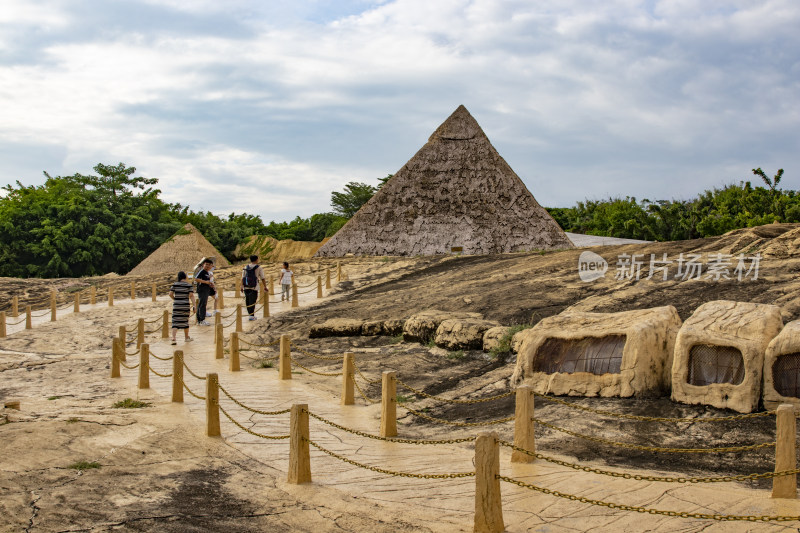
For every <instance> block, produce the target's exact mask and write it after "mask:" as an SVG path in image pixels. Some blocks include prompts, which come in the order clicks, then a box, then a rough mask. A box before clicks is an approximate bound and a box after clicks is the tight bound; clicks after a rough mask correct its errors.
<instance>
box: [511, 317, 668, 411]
mask: <svg viewBox="0 0 800 533" xmlns="http://www.w3.org/2000/svg"><path fill="white" fill-rule="evenodd" d="M680 325H681V319H680V317H679V316H678V312H677V311H676V310H675V308H674V307H672V306H666V307H656V308H653V309H643V310H640V311H623V312H619V313H581V312H565V313H562V314H560V315H557V316H553V317H549V318H546V319H544V320H542V321H541V322H539V323H538V324H537V325H536V326H534V327H533V328H532V329H529V330H525V331H523V332H520V333H518V334H517V335H519V336H520V338H521V339H522V341H521V344H520V352H519V355H518V358H517V365H516V368H515V370H514V375H513V377H512V378H511V381H512V383H516V384H518V385H520V384H525V385H530V386H532V387H533V389H534V391H536V392H538V393H540V394H547V393H549V394H556V395H570V396H603V397H609V396H620V397H630V396H653V395H660V394H663V392H664V391H665V390H666V389H667V387H668V380H667V377H668V369H670V368H671V362H672V350H673V347H674V345H675V337H676V335H677V334H678V330H679V328H680Z"/></svg>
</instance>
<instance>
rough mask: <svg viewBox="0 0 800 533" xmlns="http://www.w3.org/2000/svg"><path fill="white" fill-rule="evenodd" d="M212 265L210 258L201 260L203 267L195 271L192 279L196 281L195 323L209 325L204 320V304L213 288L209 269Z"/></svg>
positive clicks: (206, 302)
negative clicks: (195, 273)
mask: <svg viewBox="0 0 800 533" xmlns="http://www.w3.org/2000/svg"><path fill="white" fill-rule="evenodd" d="M213 266H214V262H213V261H212V260H211V259H205V260H204V261H203V269H202V270H201V271H200V272H198V273H197V276H195V278H194V281H195V283H197V313H196V315H197V324H198V325H199V326H209V325H210V324H209V323H208V322H206V305H207V304H208V296H209V295H210V294H211V289H212V288H214V283H213V282H212V281H211V274H209V271H210V270H211V267H213Z"/></svg>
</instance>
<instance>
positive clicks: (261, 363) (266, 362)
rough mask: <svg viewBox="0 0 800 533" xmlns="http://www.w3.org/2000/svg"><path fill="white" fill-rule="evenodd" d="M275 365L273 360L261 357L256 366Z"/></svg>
mask: <svg viewBox="0 0 800 533" xmlns="http://www.w3.org/2000/svg"><path fill="white" fill-rule="evenodd" d="M273 366H275V365H274V364H273V363H272V361H268V360H266V359H259V360H258V362H257V363H256V368H272V367H273Z"/></svg>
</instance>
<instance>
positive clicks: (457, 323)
mask: <svg viewBox="0 0 800 533" xmlns="http://www.w3.org/2000/svg"><path fill="white" fill-rule="evenodd" d="M499 325H500V324H498V323H497V322H495V321H494V320H481V319H479V318H449V319H447V320H443V321H442V323H441V324H439V327H438V328H436V336H435V337H434V342H435V343H436V345H437V346H439V347H441V348H445V349H446V350H460V349H464V350H478V349H480V348H482V347H483V334H484V332H485V331H486V330H488V329H489V328H493V327H497V326H499Z"/></svg>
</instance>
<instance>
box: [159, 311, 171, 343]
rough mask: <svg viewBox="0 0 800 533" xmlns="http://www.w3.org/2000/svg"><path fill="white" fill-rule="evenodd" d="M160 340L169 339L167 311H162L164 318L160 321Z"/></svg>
mask: <svg viewBox="0 0 800 533" xmlns="http://www.w3.org/2000/svg"><path fill="white" fill-rule="evenodd" d="M161 338H162V339H169V311H167V310H166V309H165V310H164V318H162V319H161Z"/></svg>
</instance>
